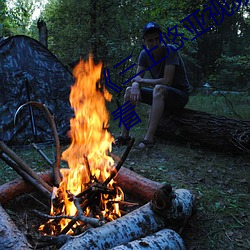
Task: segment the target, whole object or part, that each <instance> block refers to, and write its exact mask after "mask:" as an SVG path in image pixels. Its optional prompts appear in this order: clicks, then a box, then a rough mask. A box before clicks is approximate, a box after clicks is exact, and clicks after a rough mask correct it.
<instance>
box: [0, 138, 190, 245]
mask: <svg viewBox="0 0 250 250" xmlns="http://www.w3.org/2000/svg"><path fill="white" fill-rule="evenodd" d="M133 142H134V140H132V141H131V143H130V145H129V146H128V147H127V149H126V151H125V153H124V155H123V156H122V157H121V159H120V161H119V162H118V163H117V165H116V166H115V168H114V170H113V171H112V172H111V173H110V176H109V177H108V178H107V179H106V180H105V181H104V182H103V183H101V182H99V181H98V180H96V179H95V176H91V172H90V171H89V175H90V176H89V177H90V180H91V184H90V186H89V187H87V188H86V189H85V190H84V191H83V192H81V193H79V194H77V195H73V194H72V193H70V191H68V192H67V194H68V199H69V200H70V201H72V202H73V203H74V204H75V207H76V208H77V213H76V214H75V215H74V216H71V218H68V217H67V216H65V215H58V216H57V215H55V216H50V215H45V214H42V213H40V212H39V211H36V214H37V215H39V216H42V217H45V218H46V219H53V221H55V222H56V220H61V219H62V218H64V219H65V218H66V217H67V219H70V220H71V221H70V222H69V224H68V225H67V226H66V227H65V228H64V229H63V230H62V231H61V232H60V233H61V234H60V235H59V236H46V237H42V238H41V239H39V241H40V243H41V244H40V243H38V244H37V242H36V248H38V247H43V246H48V245H56V246H57V247H60V249H62V250H63V249H110V248H114V249H115V248H116V247H118V246H119V245H120V246H119V248H120V249H121V248H123V247H124V248H125V246H124V244H129V245H126V247H131V249H141V248H140V247H142V246H143V247H144V245H146V246H155V244H164V246H166V247H165V248H168V249H176V250H178V249H185V246H184V243H183V241H182V239H181V237H180V236H179V234H178V233H177V232H181V230H182V228H183V227H184V226H185V224H186V222H187V220H188V219H189V218H190V216H191V215H192V212H193V209H194V206H195V196H194V195H193V194H192V193H191V192H190V191H188V190H186V189H177V190H172V188H171V186H169V185H165V186H162V185H160V184H159V183H156V182H153V181H151V180H148V179H147V178H144V177H142V176H140V175H138V174H136V173H133V172H132V171H130V170H128V169H125V168H123V167H122V165H123V163H124V161H125V159H126V157H127V155H128V153H129V151H130V149H131V147H132V145H133ZM0 149H1V151H0V158H1V159H2V160H4V161H5V162H6V163H7V164H8V165H9V166H10V167H12V168H13V169H14V170H15V171H16V172H17V173H18V174H19V175H20V176H21V177H22V178H23V181H22V180H19V181H13V182H11V183H10V184H5V185H2V186H0V194H1V195H0V203H1V204H3V203H7V202H8V201H9V200H11V199H12V198H13V197H16V196H18V195H21V191H23V192H24V193H25V192H30V191H33V190H34V188H35V189H36V190H37V191H39V192H40V193H41V194H42V195H43V196H44V197H46V198H47V199H49V198H51V196H52V194H53V192H54V189H55V188H56V186H57V184H58V181H59V180H60V170H59V161H57V163H56V164H55V166H53V165H52V166H53V174H52V173H50V172H48V173H42V174H37V173H35V172H34V171H33V170H32V169H31V168H30V167H29V166H28V164H27V163H26V162H25V161H23V160H22V159H21V158H19V157H18V156H17V155H16V154H15V153H14V152H13V151H12V150H11V149H10V148H9V147H7V146H6V145H5V144H4V142H2V141H0ZM57 151H58V150H57ZM85 165H86V168H87V169H88V159H86V162H85ZM66 171H67V170H66ZM56 176H57V178H56ZM113 179H114V180H115V181H116V182H117V183H118V184H119V186H120V187H121V188H122V189H123V191H124V192H125V193H130V194H133V196H135V197H136V198H137V199H139V200H140V202H141V203H142V204H144V205H142V206H140V207H139V208H137V209H135V210H134V211H132V212H129V213H127V214H125V215H124V216H122V217H120V218H118V217H117V218H116V219H115V220H112V221H110V222H108V223H107V220H105V219H104V218H102V215H101V214H100V213H99V219H97V218H96V217H92V215H91V217H89V215H88V216H86V215H85V214H84V209H85V208H86V207H87V206H89V205H90V204H91V207H92V208H93V204H96V205H98V204H99V203H100V202H99V200H100V199H99V196H100V194H105V195H111V193H112V194H113V192H117V190H115V189H114V190H112V189H110V188H108V186H107V185H108V183H109V182H110V181H111V180H113ZM56 180H57V181H56ZM58 199H59V201H58V202H59V203H60V196H59V198H58ZM96 202H97V203H96ZM125 203H126V202H125ZM93 211H95V212H96V213H98V208H95V209H94V210H93ZM93 211H92V212H93ZM93 213H94V212H93ZM2 214H4V211H0V215H1V216H3V215H2ZM76 222H77V223H78V224H80V223H83V224H84V225H85V228H84V230H82V231H83V233H81V234H79V235H77V234H78V233H79V232H81V231H80V230H78V232H77V233H76V234H75V235H74V236H69V235H66V233H67V232H68V231H69V230H71V229H72V226H73V225H74V224H75V223H76ZM10 227H11V228H13V227H12V226H10ZM166 228H167V229H166ZM12 230H13V229H12ZM2 231H3V232H4V229H2ZM73 231H74V230H73ZM74 232H75V231H74ZM24 239H25V237H24ZM156 239H158V240H157V242H158V243H156V242H155V240H156ZM3 240H4V239H3ZM20 241H21V245H23V244H26V242H25V240H22V237H21V238H20ZM6 242H7V241H6ZM23 242H24V243H23ZM27 247H29V246H28V245H27ZM119 248H118V249H119ZM17 249H18V248H17ZM20 249H22V248H20ZM26 249H28V248H26ZM149 249H150V248H149ZM151 249H156V248H151Z"/></svg>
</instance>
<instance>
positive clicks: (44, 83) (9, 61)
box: [0, 35, 74, 144]
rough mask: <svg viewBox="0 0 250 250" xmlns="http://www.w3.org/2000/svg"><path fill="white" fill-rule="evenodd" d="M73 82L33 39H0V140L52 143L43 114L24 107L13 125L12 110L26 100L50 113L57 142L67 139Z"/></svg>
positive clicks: (66, 71) (33, 108)
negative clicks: (41, 105)
mask: <svg viewBox="0 0 250 250" xmlns="http://www.w3.org/2000/svg"><path fill="white" fill-rule="evenodd" d="M73 83H74V77H73V76H72V74H71V72H70V71H69V70H68V69H67V68H66V67H65V66H64V65H63V64H62V63H61V62H60V61H59V60H58V59H57V58H56V56H55V55H53V54H52V53H51V52H50V51H49V50H48V49H47V48H46V47H45V46H44V45H42V44H41V43H40V42H38V41H37V40H35V39H32V38H30V37H27V36H21V35H20V36H13V37H9V38H7V39H2V40H0V140H3V141H5V142H8V144H24V143H27V142H34V141H35V142H46V141H49V140H53V133H52V130H51V127H50V125H49V122H48V119H47V117H46V115H45V112H43V111H41V110H39V109H38V108H35V107H31V106H29V105H26V106H25V107H23V108H22V109H21V110H20V112H18V114H17V117H16V120H15V123H14V117H15V113H16V111H17V110H18V108H19V107H20V106H21V105H22V104H25V103H27V102H28V101H29V100H30V101H36V102H39V103H42V104H44V105H45V106H46V107H47V108H48V109H49V110H50V112H51V114H52V115H53V116H54V119H55V122H56V126H57V132H58V135H59V138H60V140H61V141H62V140H67V138H68V137H67V131H68V130H69V128H70V118H71V117H72V116H73V110H72V108H71V107H70V103H69V94H70V87H71V85H72V84H73ZM32 114H33V115H32ZM32 117H33V119H32Z"/></svg>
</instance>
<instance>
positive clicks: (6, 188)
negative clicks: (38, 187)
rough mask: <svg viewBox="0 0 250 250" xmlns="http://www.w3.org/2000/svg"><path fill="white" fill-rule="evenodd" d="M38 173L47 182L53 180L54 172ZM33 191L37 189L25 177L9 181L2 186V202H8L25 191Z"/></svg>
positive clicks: (0, 194) (0, 188) (0, 196)
mask: <svg viewBox="0 0 250 250" xmlns="http://www.w3.org/2000/svg"><path fill="white" fill-rule="evenodd" d="M37 175H38V176H39V177H40V178H41V179H42V180H43V181H45V182H47V183H51V182H53V174H52V172H44V173H38V174H37ZM33 191H35V188H34V187H33V186H32V185H30V184H28V183H27V182H25V181H24V180H23V179H15V180H13V181H10V182H7V183H5V184H3V185H1V186H0V204H6V203H8V202H9V201H11V200H12V199H14V198H16V197H18V196H21V195H23V194H24V193H31V192H33Z"/></svg>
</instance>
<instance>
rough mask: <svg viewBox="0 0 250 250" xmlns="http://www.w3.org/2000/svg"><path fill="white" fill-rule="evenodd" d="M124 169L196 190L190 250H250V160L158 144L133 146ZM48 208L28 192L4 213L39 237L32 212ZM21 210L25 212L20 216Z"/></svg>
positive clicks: (32, 158) (39, 163) (5, 174)
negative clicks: (141, 148)
mask: <svg viewBox="0 0 250 250" xmlns="http://www.w3.org/2000/svg"><path fill="white" fill-rule="evenodd" d="M136 143H138V142H136ZM124 150H125V147H120V148H114V149H113V153H114V154H115V155H117V156H121V155H122V154H123V152H124ZM49 151H51V149H49ZM16 152H17V154H19V155H21V156H22V158H23V159H28V161H29V162H32V163H33V165H34V166H36V169H37V170H45V167H44V166H45V165H46V164H44V161H43V160H41V159H40V158H39V156H36V155H35V154H34V152H33V151H32V150H25V152H24V151H23V150H20V149H19V150H16ZM1 167H2V171H1V175H2V176H1V181H2V182H7V181H8V180H10V179H13V178H16V176H15V174H13V171H12V170H11V169H10V168H9V167H8V166H6V165H5V164H3V163H2V162H1ZM124 167H127V168H129V169H131V170H133V171H135V172H136V173H138V174H140V175H143V176H145V177H147V178H149V179H151V180H154V181H157V182H160V183H168V184H171V185H172V187H174V188H186V189H189V190H191V191H192V192H194V194H195V195H196V197H197V199H198V207H197V213H196V214H195V216H193V217H192V218H191V219H190V220H189V222H188V224H187V225H186V227H185V228H184V230H183V232H182V234H181V237H182V238H183V240H184V242H185V244H186V247H187V249H190V250H194V249H197V250H198V249H199V250H200V249H204V250H205V249H225V250H228V249H250V238H249V231H250V226H249V216H250V213H249V211H250V203H249V190H250V188H249V172H250V171H249V170H250V161H249V156H242V155H232V154H231V153H220V152H214V151H209V150H206V149H203V148H202V147H199V146H195V147H192V146H190V145H186V144H185V145H182V144H174V143H172V142H165V141H157V143H156V145H155V147H154V148H152V149H148V150H144V151H142V150H137V149H135V148H132V150H131V151H130V154H129V156H128V157H127V159H126V161H125V164H124ZM20 199H21V198H20ZM125 199H126V197H125ZM29 202H30V203H29ZM27 204H29V205H28V206H27ZM45 204H46V203H44V202H42V201H41V199H40V198H39V197H36V196H35V195H32V194H27V195H26V196H25V197H24V198H22V199H21V200H19V202H16V201H15V202H14V203H10V204H8V206H6V207H5V209H6V211H7V212H8V213H9V215H10V216H11V217H12V219H13V220H14V221H15V223H16V224H17V225H18V227H19V228H20V229H21V231H23V232H25V233H26V234H27V235H31V234H32V237H36V232H37V231H36V230H37V225H38V224H39V223H40V222H39V221H37V219H35V216H34V215H33V214H32V212H31V210H32V209H40V210H47V209H48V207H46V205H45ZM21 208H22V209H21ZM21 210H22V211H23V212H22V214H20V213H18V211H21Z"/></svg>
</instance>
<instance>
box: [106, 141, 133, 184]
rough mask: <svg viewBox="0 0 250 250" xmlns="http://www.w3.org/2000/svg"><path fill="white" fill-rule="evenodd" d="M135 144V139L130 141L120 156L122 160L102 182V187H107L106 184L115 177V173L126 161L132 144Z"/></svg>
mask: <svg viewBox="0 0 250 250" xmlns="http://www.w3.org/2000/svg"><path fill="white" fill-rule="evenodd" d="M134 142H135V138H132V140H131V141H130V143H129V145H128V146H127V148H126V150H125V152H124V154H123V155H122V158H121V159H120V161H119V162H118V163H117V165H116V167H115V170H114V171H112V172H111V174H110V176H109V177H108V178H107V179H106V180H105V181H104V185H108V183H109V182H110V181H111V180H112V179H113V178H114V177H115V176H116V175H117V173H118V172H119V170H120V168H121V167H122V165H123V163H124V161H125V160H126V158H127V156H128V154H129V152H130V150H131V148H132V146H133V144H134Z"/></svg>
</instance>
